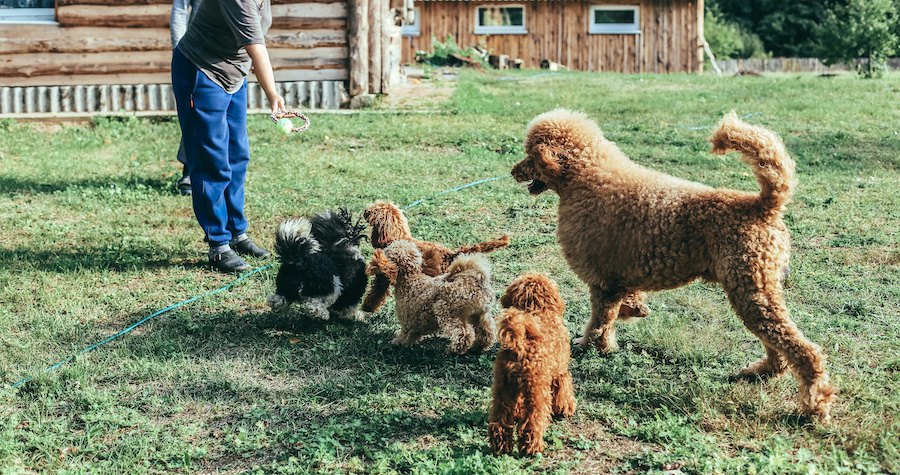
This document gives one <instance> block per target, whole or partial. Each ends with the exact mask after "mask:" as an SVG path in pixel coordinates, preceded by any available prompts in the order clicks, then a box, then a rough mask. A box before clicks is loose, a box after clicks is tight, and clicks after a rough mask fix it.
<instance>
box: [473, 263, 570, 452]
mask: <svg viewBox="0 0 900 475" xmlns="http://www.w3.org/2000/svg"><path fill="white" fill-rule="evenodd" d="M500 304H501V305H502V306H503V307H504V308H505V309H506V310H504V311H503V315H501V317H500V324H499V327H500V329H499V335H498V338H499V340H500V352H499V353H497V359H496V360H494V387H493V396H494V397H493V401H492V403H491V413H490V415H489V416H488V436H489V438H490V443H491V450H492V451H493V452H494V453H495V454H498V453H499V454H508V453H511V452H512V450H513V443H514V440H513V432H514V431H515V430H516V427H518V429H519V452H520V453H523V454H527V455H533V454H536V453H539V452H543V450H544V430H545V429H546V428H547V425H548V424H550V418H551V415H554V416H564V417H569V416H571V415H572V414H574V413H575V389H574V388H573V387H572V374H571V373H570V372H569V359H570V356H571V352H572V351H571V347H570V346H569V331H568V330H567V329H566V326H565V324H564V323H563V312H564V311H565V309H566V304H565V302H563V299H562V297H561V296H560V295H559V288H557V286H556V282H553V280H551V279H550V278H549V277H547V276H546V275H544V274H536V273H528V274H525V275H523V276H521V277H519V278H518V279H516V280H514V281H513V282H512V283H511V284H510V285H509V287H507V289H506V293H505V294H504V295H503V297H502V298H501V299H500Z"/></svg>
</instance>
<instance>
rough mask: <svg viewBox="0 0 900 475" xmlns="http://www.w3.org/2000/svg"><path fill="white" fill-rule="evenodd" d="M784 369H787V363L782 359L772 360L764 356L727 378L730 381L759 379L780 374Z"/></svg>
mask: <svg viewBox="0 0 900 475" xmlns="http://www.w3.org/2000/svg"><path fill="white" fill-rule="evenodd" d="M785 371H787V363H786V362H785V361H784V360H783V359H778V360H777V361H773V360H772V359H770V358H769V357H764V358H763V359H761V360H759V361H757V362H756V363H753V364H751V365H750V366H747V367H746V368H744V369H742V370H740V371H738V372H737V373H735V374H734V375H732V376H731V377H730V378H728V379H729V380H731V381H741V380H747V381H760V380H766V379H768V378H772V377H775V376H781V375H782V374H784V372H785Z"/></svg>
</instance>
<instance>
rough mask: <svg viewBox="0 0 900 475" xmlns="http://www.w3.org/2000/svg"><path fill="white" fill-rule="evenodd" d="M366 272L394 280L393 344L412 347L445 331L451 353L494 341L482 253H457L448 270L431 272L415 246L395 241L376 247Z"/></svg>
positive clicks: (487, 272) (488, 274)
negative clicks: (397, 327)
mask: <svg viewBox="0 0 900 475" xmlns="http://www.w3.org/2000/svg"><path fill="white" fill-rule="evenodd" d="M366 273H367V274H369V275H376V276H377V275H382V276H384V277H386V278H387V279H388V280H389V281H390V283H391V284H393V285H394V289H395V294H396V295H395V297H396V301H397V305H396V314H397V320H399V321H400V331H399V332H397V334H396V335H395V336H394V340H393V341H392V342H391V343H393V344H395V345H401V346H411V345H415V344H417V343H419V341H421V340H422V338H424V337H425V336H428V335H432V334H436V333H443V334H445V335H447V336H448V337H449V338H450V346H449V348H448V351H450V352H451V353H455V354H463V353H466V352H468V351H469V350H475V351H484V350H486V349H488V348H490V347H491V346H492V345H493V344H494V338H495V336H494V320H493V319H492V318H491V304H492V303H493V302H494V290H493V288H492V287H491V271H490V264H488V261H487V259H485V258H484V257H483V256H482V255H481V254H472V255H462V256H459V257H457V258H456V259H455V260H454V261H453V263H452V264H451V265H450V268H448V269H447V273H446V274H442V275H439V276H437V277H431V276H428V275H425V273H424V272H422V253H421V252H419V249H418V248H416V245H415V244H413V243H411V242H409V241H404V240H399V241H394V242H393V243H392V244H391V245H390V246H388V247H386V248H384V249H376V250H375V254H374V255H373V256H372V260H371V261H370V262H369V266H368V267H367V268H366Z"/></svg>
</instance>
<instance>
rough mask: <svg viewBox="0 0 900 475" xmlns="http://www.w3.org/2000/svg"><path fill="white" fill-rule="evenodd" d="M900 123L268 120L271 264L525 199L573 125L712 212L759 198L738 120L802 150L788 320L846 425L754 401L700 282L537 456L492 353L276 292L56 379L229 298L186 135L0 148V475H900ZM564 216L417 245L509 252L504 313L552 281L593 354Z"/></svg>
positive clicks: (722, 320) (806, 105)
mask: <svg viewBox="0 0 900 475" xmlns="http://www.w3.org/2000/svg"><path fill="white" fill-rule="evenodd" d="M898 103H900V78H898V77H896V76H894V77H891V78H889V79H885V80H873V81H863V80H856V79H852V78H850V77H838V78H819V77H814V76H809V75H804V76H779V77H774V78H752V77H747V78H727V79H716V78H713V77H707V76H702V77H698V76H688V75H671V76H623V75H606V74H603V75H601V74H578V73H568V74H542V73H535V72H523V73H504V74H492V75H479V74H474V73H469V74H465V75H463V77H462V79H461V81H460V84H459V86H458V89H457V91H456V93H455V95H454V97H453V99H452V100H451V102H450V103H448V104H446V105H444V106H442V107H443V108H442V110H443V112H442V113H440V114H429V115H422V114H359V115H328V114H314V115H313V116H312V121H313V122H312V127H311V129H310V131H309V132H307V133H305V134H301V135H296V136H290V137H285V136H283V135H281V134H279V133H278V132H277V130H276V128H275V127H274V126H273V124H272V123H271V122H270V121H269V120H268V119H266V118H265V117H253V118H252V119H251V121H250V134H251V148H252V152H253V160H252V162H251V170H250V174H249V178H248V204H247V210H248V213H249V215H250V217H251V233H252V234H253V235H255V236H257V237H258V238H259V240H261V241H262V242H264V243H266V244H271V239H272V234H273V231H274V228H275V226H276V225H277V223H278V222H279V220H281V219H282V218H284V217H287V216H291V215H296V214H302V213H309V212H314V211H318V210H321V209H324V208H328V207H334V206H338V205H346V206H349V207H350V208H351V209H353V210H356V211H361V210H362V209H363V207H364V206H365V205H366V204H367V203H369V202H371V201H372V200H374V199H378V198H387V199H391V200H394V201H395V202H398V203H401V204H404V203H409V202H411V201H413V200H415V199H418V198H421V197H423V196H430V195H432V194H434V193H436V192H439V191H441V190H445V189H448V188H451V187H454V186H457V185H460V184H463V183H467V182H470V181H473V180H477V179H481V178H485V177H491V176H501V175H506V174H508V173H509V169H510V166H511V165H512V164H513V163H514V162H516V161H517V160H518V159H519V157H520V156H521V154H522V150H521V140H522V138H523V131H524V127H525V124H527V122H528V120H529V119H530V118H531V117H533V116H534V115H536V114H538V113H540V112H544V111H546V110H548V109H551V108H553V107H556V106H565V107H573V108H578V109H581V110H584V111H586V112H588V113H589V114H590V115H591V116H592V117H594V118H596V119H597V120H598V122H599V123H600V125H601V127H602V128H603V129H604V131H605V133H606V135H607V137H608V138H610V139H611V140H614V141H616V142H617V143H618V144H619V145H620V147H621V148H622V149H623V150H624V151H625V152H626V153H628V154H629V155H630V156H632V157H633V158H634V159H635V160H636V161H638V162H641V163H644V164H647V165H649V166H652V167H655V168H658V169H661V170H664V171H666V172H668V173H671V174H675V175H678V176H681V177H684V178H688V179H692V180H698V181H702V182H705V183H708V184H711V185H715V186H728V187H734V188H739V189H745V190H755V189H756V186H757V185H756V183H755V181H754V179H753V177H752V174H751V173H750V171H749V169H748V168H747V167H745V166H744V165H742V164H741V163H740V162H739V160H737V159H736V158H735V157H734V156H728V157H714V156H711V155H709V154H707V153H706V150H707V148H708V145H707V143H706V142H705V137H706V135H707V134H708V133H709V131H710V130H711V126H712V125H713V124H714V123H715V122H716V121H717V120H718V119H719V117H721V115H722V114H723V113H724V112H727V111H729V110H731V109H735V110H737V111H738V113H739V114H741V115H746V114H752V116H751V117H750V118H749V119H748V120H750V121H751V122H754V123H758V124H762V125H765V126H767V127H770V128H772V129H774V130H776V131H778V132H779V133H780V134H781V135H782V136H783V137H784V139H785V141H786V143H787V147H788V149H789V151H790V152H791V153H792V155H793V156H794V157H795V159H796V160H797V163H798V174H799V178H800V187H799V190H798V193H797V196H796V198H795V200H794V201H793V203H792V204H791V205H790V206H789V211H788V215H787V217H786V219H787V223H788V226H789V227H790V229H791V232H792V235H793V240H794V253H793V260H792V274H791V278H790V281H789V282H788V286H787V298H788V303H789V307H790V310H791V312H792V316H793V318H794V319H795V320H796V322H797V323H798V325H799V326H800V327H801V328H802V329H803V331H804V332H805V333H806V334H807V336H809V338H810V339H812V340H813V341H815V342H817V343H819V344H820V345H821V346H822V347H823V349H824V351H825V352H826V354H827V355H828V358H829V366H830V370H831V375H832V380H833V382H834V383H835V384H836V385H837V386H838V387H839V388H840V390H841V393H840V398H839V400H838V402H837V404H836V407H835V409H834V423H833V424H832V425H831V426H829V427H821V426H818V425H814V424H812V423H810V422H809V421H808V420H805V419H802V418H800V417H798V416H797V415H796V414H797V410H798V406H797V403H796V398H795V396H796V392H797V388H796V383H795V382H794V380H793V379H792V378H790V377H783V378H779V379H776V380H773V381H769V382H765V383H753V384H751V383H746V382H740V383H730V382H728V380H727V378H728V376H729V375H730V374H732V373H733V372H734V371H736V370H737V369H739V368H740V367H742V366H743V365H745V364H746V363H748V362H750V361H753V360H755V359H756V358H758V357H759V356H760V355H761V353H762V350H761V347H760V345H759V343H758V342H757V341H756V339H755V338H753V337H752V336H751V335H750V334H749V333H748V332H747V331H746V330H744V328H743V327H742V325H741V323H740V321H739V320H738V318H737V317H736V316H735V315H734V314H733V313H732V311H731V309H730V307H729V305H728V304H727V302H726V300H725V298H724V295H723V294H722V292H721V291H720V290H719V289H718V288H716V287H713V286H709V285H704V284H693V285H690V286H687V287H685V288H682V289H678V290H673V291H668V292H661V293H658V294H655V295H653V296H652V297H651V298H650V302H649V303H650V305H651V307H652V308H653V311H654V313H653V315H652V316H651V317H650V318H648V319H646V320H643V321H640V322H637V323H634V324H630V325H624V326H621V327H620V330H619V342H620V344H621V347H622V350H621V351H620V352H619V353H617V354H615V355H613V356H610V357H606V358H604V357H601V356H599V355H598V354H597V353H596V352H594V351H590V352H582V353H577V354H576V355H575V358H574V361H573V363H572V371H573V373H574V377H575V383H576V392H577V397H578V402H579V409H578V412H577V413H576V416H575V417H574V418H572V419H571V420H567V421H562V422H558V423H555V424H554V425H553V426H552V429H550V431H549V434H548V436H547V439H548V440H547V441H548V447H549V448H548V450H547V452H546V453H545V454H544V455H543V457H538V458H534V459H521V458H512V457H493V456H491V455H489V453H488V452H487V444H486V415H485V412H486V409H487V406H488V404H489V399H490V383H491V365H492V361H493V356H494V354H495V351H496V349H494V350H492V351H491V352H489V353H487V354H484V355H480V356H466V357H453V356H446V355H444V354H443V351H442V349H443V345H442V343H441V342H440V341H435V340H432V341H428V342H426V344H425V345H424V346H423V347H420V348H414V349H398V348H394V347H391V346H390V345H389V344H388V341H389V340H390V337H391V335H392V333H393V331H394V330H395V329H396V328H397V323H396V320H395V318H394V316H393V312H392V306H391V305H388V306H387V307H386V308H385V309H384V310H382V311H381V312H380V313H379V314H377V315H375V316H374V317H373V318H372V319H371V321H370V322H369V323H368V324H345V323H333V322H329V323H326V324H322V323H310V322H307V321H303V320H301V319H297V318H290V317H288V318H285V317H277V316H274V315H272V314H270V313H269V312H268V311H267V308H266V306H265V304H264V298H265V296H266V295H267V294H268V293H269V292H270V291H271V290H272V289H273V288H274V282H273V280H274V271H272V270H268V271H265V272H263V273H262V274H261V275H258V276H254V277H252V278H250V279H248V281H246V282H244V283H241V284H240V285H239V286H237V287H235V288H233V289H231V290H229V291H228V292H226V293H223V294H220V295H218V296H215V297H211V298H208V299H204V300H202V301H199V302H196V303H194V304H191V305H189V306H186V307H182V308H180V309H178V310H176V311H174V312H171V313H169V314H166V315H165V316H162V317H159V318H157V319H155V320H153V321H152V322H151V323H148V324H147V325H145V326H143V327H141V328H140V329H138V330H137V331H135V332H134V333H133V334H132V335H130V336H127V337H125V338H123V339H121V340H118V341H116V342H114V343H111V344H109V345H107V346H105V347H103V348H101V349H100V350H98V351H96V352H93V353H90V354H88V355H85V356H83V357H80V358H78V359H77V360H76V361H75V362H73V363H72V364H69V365H66V366H64V367H62V368H60V369H59V370H58V371H55V372H52V373H49V374H40V372H41V370H42V368H44V367H45V366H46V365H47V364H49V363H51V362H54V361H56V360H58V359H60V358H62V357H65V356H66V355H68V354H71V353H73V352H75V351H77V350H79V349H80V348H83V347H84V346H87V345H88V344H90V343H93V342H95V341H97V340H99V339H101V338H103V337H105V336H106V335H109V334H111V333H113V332H115V331H117V330H118V329H120V328H122V327H124V326H126V325H128V324H130V323H132V322H133V321H135V320H137V319H139V318H141V317H143V316H145V315H147V314H149V313H151V312H152V311H154V310H157V309H160V308H163V307H165V306H167V305H169V304H171V303H173V302H177V301H180V300H182V299H184V298H187V297H189V296H192V295H195V294H198V293H201V292H204V291H207V290H210V289H214V288H217V287H219V286H221V285H224V284H225V283H227V282H229V281H230V278H229V277H226V276H219V275H216V274H214V273H212V272H210V271H209V270H207V269H205V268H203V267H202V266H201V265H199V263H200V262H202V260H203V258H204V251H205V249H204V246H203V243H202V242H201V234H200V230H199V228H198V226H197V225H196V223H195V222H194V220H193V215H192V211H191V206H190V201H189V200H188V199H185V198H183V197H180V196H177V195H176V194H174V191H173V190H174V188H173V183H174V180H175V178H176V175H177V173H178V169H177V166H176V163H175V161H174V155H175V149H176V147H177V143H178V130H177V129H178V128H177V124H176V123H175V122H174V121H172V120H168V119H159V120H137V119H126V120H119V119H97V120H95V121H94V122H93V123H92V124H89V125H82V126H66V127H62V128H61V129H59V130H54V129H51V128H48V127H45V126H39V125H33V124H20V123H15V122H10V121H6V122H0V382H2V386H0V467H2V468H0V472H2V473H20V472H29V471H39V472H70V473H71V472H92V473H93V472H104V473H140V472H151V473H158V472H176V473H177V472H181V473H196V472H223V473H238V472H243V471H251V472H261V473H262V472H265V473H309V472H343V473H353V472H372V473H394V472H404V473H406V472H413V473H510V472H529V471H535V472H541V473H544V472H548V471H554V472H584V473H605V472H610V471H612V472H616V473H656V472H660V471H662V470H668V469H675V468H680V470H682V471H683V472H685V473H771V474H782V473H798V474H800V473H802V474H808V473H881V472H900V462H898V460H900V442H898V440H900V416H898V414H900V391H898V387H900V353H898V350H897V348H898V345H900V311H898V303H897V302H898V301H900V236H898V228H900V154H898V152H897V151H898V150H900V109H898V108H897V106H896V104H898ZM555 205H556V198H555V197H554V196H553V195H552V194H550V193H548V194H545V195H542V196H540V197H537V198H533V197H531V196H529V195H528V194H527V193H526V191H525V190H524V188H523V187H522V186H519V185H517V184H516V183H514V182H513V180H511V179H504V180H498V181H494V182H491V183H488V184H484V185H481V186H478V187H474V188H470V189H466V190H463V191H460V192H458V193H453V194H448V195H444V196H441V197H439V198H438V199H435V200H432V201H428V202H426V203H424V204H422V205H421V206H418V207H415V208H413V209H411V210H410V211H409V219H410V222H411V223H412V226H413V231H414V232H415V234H416V235H417V236H420V237H422V238H427V239H431V240H436V241H441V242H444V243H447V244H448V245H451V246H452V245H457V244H462V243H468V242H472V241H477V240H480V239H484V238H488V237H494V236H497V235H500V234H502V233H503V232H508V233H510V234H511V236H512V238H513V244H512V245H511V246H510V247H509V248H508V249H505V250H502V251H499V252H497V253H494V254H492V255H491V260H492V262H493V266H494V273H495V289H496V290H497V292H498V293H499V292H500V291H501V290H502V289H503V288H504V286H505V284H506V283H508V282H509V281H510V280H511V279H512V278H514V277H515V276H516V275H517V274H519V273H520V272H523V271H525V270H531V269H535V270H541V271H546V272H549V273H550V274H552V275H553V277H554V278H555V279H557V281H558V282H559V284H560V287H561V289H562V291H563V293H564V296H565V298H566V301H567V303H568V310H567V313H566V320H567V323H568V325H569V328H570V329H571V331H572V333H573V335H574V334H575V333H576V332H578V331H579V330H580V328H581V325H582V324H583V322H584V320H585V318H586V316H587V315H588V313H589V304H588V299H587V295H586V289H585V286H584V285H583V284H582V283H581V282H580V281H578V280H577V278H575V277H574V276H573V275H572V274H571V272H570V271H569V270H568V268H567V266H566V264H565V262H564V261H563V259H562V257H561V255H560V252H559V248H558V246H557V244H556V241H555V235H554V231H555V227H556V225H555V214H556V212H555ZM369 251H370V250H369V249H365V252H366V253H367V254H368V253H369ZM255 264H257V265H262V264H263V262H262V261H257V262H255ZM29 374H38V376H37V377H36V379H35V380H34V381H32V382H30V383H28V384H27V385H25V386H24V387H22V388H20V389H17V390H13V389H10V388H9V387H8V384H10V383H12V382H13V381H16V380H18V379H20V378H22V377H24V376H26V375H29Z"/></svg>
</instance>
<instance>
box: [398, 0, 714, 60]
mask: <svg viewBox="0 0 900 475" xmlns="http://www.w3.org/2000/svg"><path fill="white" fill-rule="evenodd" d="M603 4H615V5H639V6H640V7H641V8H640V26H641V32H642V33H641V34H589V33H588V21H589V15H590V7H591V5H603ZM479 5H491V6H504V5H511V3H509V2H479V1H421V0H419V1H416V2H415V6H416V8H418V12H419V15H420V22H419V24H420V31H421V34H420V35H419V36H414V37H404V38H403V61H404V62H413V61H415V52H416V51H417V50H424V51H431V49H432V48H431V39H432V36H434V37H436V38H437V39H438V40H441V41H443V40H444V39H445V38H446V37H447V35H453V37H454V38H455V39H456V42H457V43H458V44H459V45H460V46H463V47H466V46H474V45H482V46H484V47H486V48H487V49H488V50H489V51H490V52H491V53H492V54H508V55H509V56H510V58H521V59H522V60H524V64H523V66H524V67H530V68H536V67H539V66H540V63H541V60H543V59H547V60H550V61H553V62H556V63H559V64H562V65H564V66H566V67H568V68H569V69H573V70H582V71H612V72H625V73H671V72H699V71H702V67H703V61H702V52H701V51H702V39H701V38H702V35H703V31H702V28H703V1H702V0H616V1H608V0H596V1H578V0H575V1H566V0H563V1H531V2H522V3H514V4H513V5H524V6H525V24H526V29H527V31H528V33H527V34H520V35H476V34H474V31H475V7H477V6H479Z"/></svg>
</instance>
